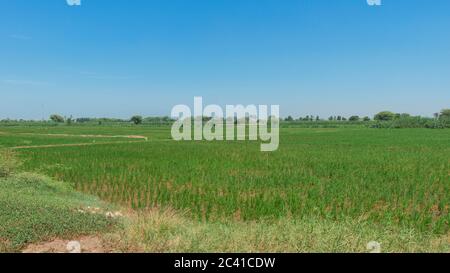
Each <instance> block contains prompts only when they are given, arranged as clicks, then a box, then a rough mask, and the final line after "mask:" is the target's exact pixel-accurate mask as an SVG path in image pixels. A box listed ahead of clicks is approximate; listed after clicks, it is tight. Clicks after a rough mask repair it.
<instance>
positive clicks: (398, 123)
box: [0, 109, 450, 129]
mask: <svg viewBox="0 0 450 273" xmlns="http://www.w3.org/2000/svg"><path fill="white" fill-rule="evenodd" d="M210 119H211V118H208V117H204V118H203V120H204V121H205V122H206V121H208V120H210ZM173 122H174V119H172V118H170V117H167V116H165V117H146V118H144V117H142V116H140V115H135V116H133V117H131V118H130V119H117V118H72V117H68V118H67V117H63V116H62V115H58V114H54V115H51V116H50V118H49V120H43V121H36V120H10V119H3V120H0V125H3V126H5V125H10V126H14V125H29V126H32V125H43V124H45V125H49V126H58V125H62V124H65V125H73V124H77V125H122V126H127V125H147V126H170V125H172V123H173ZM281 126H284V127H312V128H337V127H354V126H359V127H369V128H432V129H440V128H450V109H443V110H442V111H441V112H440V113H435V114H434V115H433V117H422V116H412V115H410V114H407V113H394V112H391V111H382V112H380V113H377V114H376V115H374V117H373V118H371V117H368V116H365V117H360V116H357V115H353V116H350V117H344V116H340V115H336V116H330V117H328V118H326V119H323V118H321V117H319V116H317V115H307V116H305V117H299V118H294V117H292V116H288V117H286V118H284V119H283V120H282V123H281Z"/></svg>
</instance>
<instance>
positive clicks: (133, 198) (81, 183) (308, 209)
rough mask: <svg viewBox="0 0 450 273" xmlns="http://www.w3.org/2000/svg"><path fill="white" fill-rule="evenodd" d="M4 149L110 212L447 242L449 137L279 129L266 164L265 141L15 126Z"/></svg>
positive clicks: (5, 135) (6, 131)
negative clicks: (348, 227)
mask: <svg viewBox="0 0 450 273" xmlns="http://www.w3.org/2000/svg"><path fill="white" fill-rule="evenodd" d="M117 136H134V137H133V138H125V137H117ZM136 136H141V137H145V138H136ZM66 144H76V145H74V146H70V145H69V146H67V145H66ZM84 144H86V145H84ZM40 146H41V147H40ZM0 148H3V149H8V148H14V149H15V150H17V153H18V154H19V156H20V158H21V159H23V161H24V164H23V165H22V168H23V169H24V170H26V171H33V172H38V173H42V174H45V175H49V176H50V177H53V178H55V179H57V180H60V181H65V182H67V183H71V184H73V185H74V186H75V188H76V189H77V190H79V191H82V192H85V193H89V194H92V195H96V196H98V197H100V198H101V199H102V200H104V201H108V202H111V203H113V204H117V205H121V206H124V207H129V208H132V209H136V210H140V209H144V208H155V207H156V208H159V207H160V208H171V209H175V210H179V211H185V212H186V213H187V215H189V217H190V218H191V219H193V220H198V221H200V222H203V223H207V222H226V221H230V220H232V221H239V222H253V221H261V220H264V221H269V222H270V221H277V220H280V219H295V220H300V221H301V220H302V219H310V218H315V219H316V218H322V219H324V220H327V221H333V222H337V223H338V222H340V221H345V220H346V219H360V220H361V221H365V222H367V223H369V224H371V225H374V226H379V227H383V226H390V227H391V226H393V227H401V228H405V227H406V228H412V229H414V230H417V231H420V232H427V233H433V234H447V233H448V232H449V221H450V214H449V205H450V130H447V129H443V130H431V129H398V130H396V129H369V128H357V127H355V128H333V129H324V128H317V129H313V128H282V129H281V136H280V148H279V150H278V151H276V152H273V153H262V152H261V151H260V143H259V142H249V141H245V142H238V141H231V142H230V141H228V142H206V141H202V142H175V141H172V140H171V137H170V128H169V127H145V126H135V127H132V126H129V127H119V126H117V127H114V126H92V127H88V126H59V127H44V126H42V127H20V126H17V127H3V128H2V127H0Z"/></svg>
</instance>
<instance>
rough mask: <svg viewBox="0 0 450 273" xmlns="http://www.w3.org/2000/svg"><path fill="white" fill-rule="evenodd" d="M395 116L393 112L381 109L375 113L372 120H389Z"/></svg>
mask: <svg viewBox="0 0 450 273" xmlns="http://www.w3.org/2000/svg"><path fill="white" fill-rule="evenodd" d="M394 118H395V114H394V113H392V112H389V111H383V112H380V113H378V114H376V115H375V117H374V120H377V121H390V120H393V119H394Z"/></svg>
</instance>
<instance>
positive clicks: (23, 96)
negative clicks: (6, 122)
mask: <svg viewBox="0 0 450 273" xmlns="http://www.w3.org/2000/svg"><path fill="white" fill-rule="evenodd" d="M0 4H1V8H0V119H2V118H7V117H9V118H25V119H42V118H44V117H45V118H48V116H49V115H50V114H52V113H60V114H63V115H66V116H70V115H73V116H74V117H105V116H108V117H121V118H127V117H129V116H131V115H133V114H141V115H144V116H149V115H169V114H170V111H171V109H172V107H173V106H174V105H175V104H189V105H192V104H193V97H194V96H203V98H204V101H205V104H213V103H214V104H219V105H223V106H224V105H225V104H279V105H280V109H281V114H282V116H287V115H293V116H295V117H298V116H305V115H310V114H313V115H320V116H322V117H324V118H327V117H328V116H330V115H344V116H348V115H353V114H358V115H361V116H364V115H373V114H374V113H376V112H378V111H381V110H392V111H395V112H409V113H412V114H420V115H427V116H431V115H432V114H433V113H435V112H438V111H439V110H440V109H442V108H449V107H450V1H448V0H433V1H429V0H382V6H379V7H373V6H368V5H367V3H366V0H282V1H281V0H132V1H130V0H110V1H108V0H82V5H81V6H79V7H71V6H68V5H67V3H66V0H45V1H30V0H0Z"/></svg>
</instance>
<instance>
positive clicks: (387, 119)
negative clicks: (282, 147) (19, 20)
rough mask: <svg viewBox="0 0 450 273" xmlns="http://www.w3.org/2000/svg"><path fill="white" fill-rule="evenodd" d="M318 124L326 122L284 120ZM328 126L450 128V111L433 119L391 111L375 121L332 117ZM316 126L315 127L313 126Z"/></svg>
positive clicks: (377, 116)
mask: <svg viewBox="0 0 450 273" xmlns="http://www.w3.org/2000/svg"><path fill="white" fill-rule="evenodd" d="M314 121H315V122H318V123H320V124H322V125H324V124H325V120H322V119H320V117H319V116H316V117H314V115H308V116H306V117H300V118H298V119H295V118H293V117H292V116H288V117H287V118H285V119H284V122H285V123H288V124H289V123H291V124H295V123H299V124H300V123H302V124H306V122H314ZM327 122H328V123H327V124H328V125H326V124H325V125H324V126H330V127H333V126H338V124H361V125H365V126H369V127H374V128H450V109H443V110H442V111H441V112H439V113H435V114H434V117H433V118H427V117H420V116H412V115H410V114H408V113H394V112H391V111H382V112H379V113H377V114H376V115H375V116H374V117H373V119H371V118H370V117H368V116H365V117H360V116H357V115H353V116H350V117H348V118H347V117H344V116H340V115H337V116H330V117H329V118H328V121H327ZM311 126H315V125H311Z"/></svg>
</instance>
